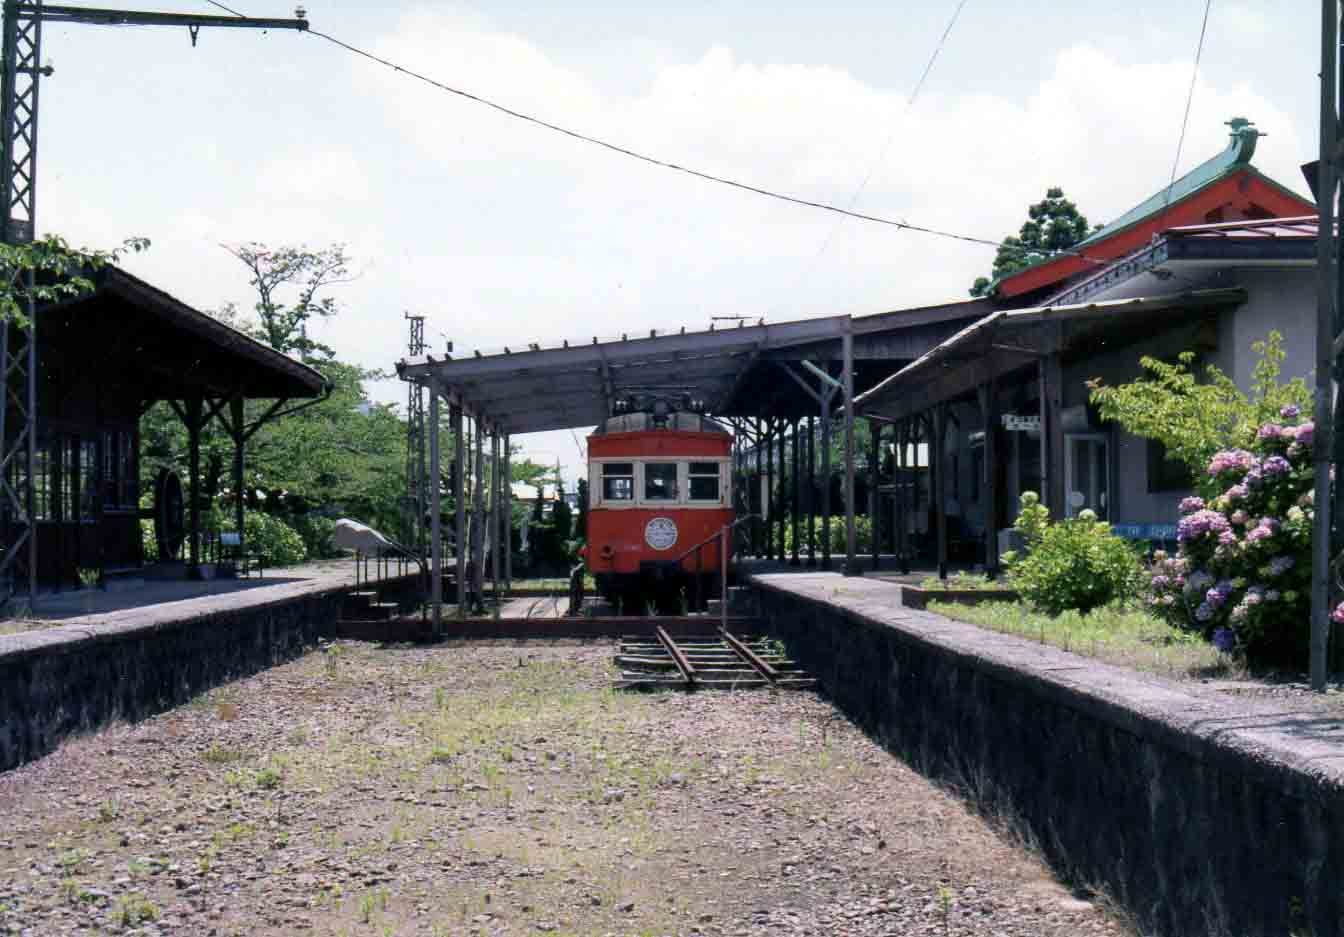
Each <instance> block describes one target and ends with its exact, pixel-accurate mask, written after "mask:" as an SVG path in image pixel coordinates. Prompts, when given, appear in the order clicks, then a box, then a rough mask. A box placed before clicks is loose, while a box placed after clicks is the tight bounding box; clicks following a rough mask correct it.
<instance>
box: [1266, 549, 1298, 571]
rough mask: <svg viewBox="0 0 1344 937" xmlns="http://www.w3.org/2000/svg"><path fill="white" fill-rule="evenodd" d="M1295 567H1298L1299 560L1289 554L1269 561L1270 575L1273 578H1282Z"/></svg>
mask: <svg viewBox="0 0 1344 937" xmlns="http://www.w3.org/2000/svg"><path fill="white" fill-rule="evenodd" d="M1295 565H1297V560H1296V559H1295V558H1294V557H1291V556H1288V555H1287V554H1284V555H1282V556H1276V557H1274V558H1273V559H1271V560H1270V561H1269V574H1270V575H1271V576H1282V575H1283V574H1284V573H1286V572H1288V570H1290V569H1292V568H1293V567H1294V566H1295Z"/></svg>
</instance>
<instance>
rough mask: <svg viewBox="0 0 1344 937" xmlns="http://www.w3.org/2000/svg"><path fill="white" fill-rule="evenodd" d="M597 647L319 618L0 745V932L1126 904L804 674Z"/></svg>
mask: <svg viewBox="0 0 1344 937" xmlns="http://www.w3.org/2000/svg"><path fill="white" fill-rule="evenodd" d="M611 655H612V649H611V647H610V646H607V645H600V646H599V645H569V646H558V645H554V646H553V645H548V646H537V645H527V646H508V645H497V644H484V643H482V644H474V645H473V644H458V645H454V646H445V647H438V648H430V649H425V648H415V649H405V648H392V649H384V648H377V647H375V646H372V645H365V644H358V643H341V644H338V645H333V646H332V647H330V648H327V649H325V650H319V651H315V652H313V653H310V654H308V655H306V656H305V657H303V658H302V659H300V660H298V661H295V662H293V663H290V664H287V665H284V666H281V667H276V668H274V669H272V670H269V671H267V672H265V673H263V674H260V675H258V676H255V677H252V678H249V679H246V680H242V681H239V682H237V683H233V684H230V685H228V686H224V687H221V688H219V689H217V690H215V691H213V692H211V693H209V694H207V695H205V696H203V697H201V698H200V699H198V700H196V701H194V702H193V703H191V704H189V705H187V706H184V707H181V708H179V709H177V710H174V711H172V712H169V713H165V714H163V715H161V716H158V717H156V718H153V719H150V720H146V721H145V722H142V723H139V724H136V725H133V726H120V727H116V728H113V729H109V730H106V731H103V732H100V733H98V734H96V735H91V736H88V737H85V738H82V739H78V740H75V741H72V742H69V743H67V744H65V745H64V746H63V747H62V748H61V749H60V750H59V751H57V752H55V753H54V754H52V755H50V756H49V757H47V758H45V759H42V760H41V761H39V762H36V763H34V764H31V765H27V766H25V767H23V768H20V769H18V770H15V771H12V772H10V773H8V774H6V775H0V817H3V820H4V822H3V824H0V933H5V932H8V933H11V934H24V935H33V937H48V935H60V934H91V933H126V934H129V933H138V934H144V935H175V934H183V935H197V934H199V935H211V937H225V935H289V934H332V935H351V937H354V935H363V934H368V935H380V937H381V935H394V934H395V935H435V937H439V935H443V937H446V935H459V934H461V935H481V937H486V935H489V937H495V935H523V934H534V935H535V934H555V935H575V937H577V935H596V937H601V935H621V937H625V935H632V937H645V935H648V937H660V935H664V934H675V935H688V934H706V935H765V934H770V935H818V937H821V935H826V937H830V935H855V937H869V935H893V937H895V935H902V937H903V935H921V934H930V935H984V937H1018V935H1021V937H1026V935H1033V937H1035V935H1121V934H1128V933H1130V931H1128V930H1127V929H1126V928H1125V926H1124V925H1123V923H1122V922H1121V921H1119V920H1118V919H1117V918H1116V917H1115V916H1113V915H1111V914H1109V913H1107V912H1106V911H1105V909H1104V908H1103V906H1102V905H1101V904H1099V903H1097V902H1092V901H1086V900H1081V899H1079V898H1077V897H1075V896H1073V895H1072V894H1070V892H1068V891H1067V890H1065V889H1064V888H1063V887H1062V886H1060V885H1059V884H1058V883H1057V882H1055V881H1054V880H1053V879H1052V878H1051V876H1050V874H1049V872H1048V870H1047V869H1046V868H1045V867H1044V866H1043V864H1042V863H1041V862H1040V861H1039V860H1038V859H1037V858H1036V857H1034V856H1033V855H1032V854H1031V853H1030V851H1028V850H1026V849H1024V848H1022V847H1021V846H1020V845H1019V844H1017V843H1015V842H1013V841H1012V840H1011V839H1010V838H1007V837H1005V836H1003V835H1000V833H999V832H997V831H996V830H995V829H994V828H992V827H991V826H990V825H989V824H988V823H986V822H985V821H984V820H983V819H981V818H980V817H978V816H976V815H974V814H972V813H970V812H969V811H968V810H967V809H966V807H965V806H964V805H963V803H962V802H961V801H960V800H958V799H956V798H955V797H952V796H950V795H948V794H947V793H945V792H944V791H942V790H940V789H938V788H936V787H934V786H932V785H930V784H929V783H928V782H927V781H925V780H924V779H923V778H921V777H920V776H919V775H917V774H915V773H914V772H913V771H911V770H910V769H908V768H907V767H905V766H904V765H903V764H902V763H901V762H900V761H898V760H897V759H895V758H893V757H891V756H890V755H888V754H886V753H885V752H884V751H882V750H881V749H880V748H879V747H878V746H876V745H875V744H874V743H873V742H872V741H871V740H869V739H868V738H867V737H866V736H864V735H863V734H862V733H861V732H859V731H858V730H856V729H855V728H854V727H853V726H852V725H850V724H849V723H848V722H847V721H846V720H845V719H844V718H843V717H842V716H841V715H840V714H839V713H837V711H836V710H835V709H834V708H833V707H831V706H830V705H829V704H828V703H826V702H825V701H824V700H822V699H819V698H818V697H817V696H815V695H813V694H810V693H778V694H776V693H769V692H738V693H708V692H706V693H699V694H692V695H683V694H679V693H665V694H623V693H620V692H617V691H613V690H612V689H610V685H611V682H612V679H613V671H612V669H611V663H610V661H611ZM1061 770H1067V766H1061Z"/></svg>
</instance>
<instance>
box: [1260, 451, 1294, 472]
mask: <svg viewBox="0 0 1344 937" xmlns="http://www.w3.org/2000/svg"><path fill="white" fill-rule="evenodd" d="M1261 468H1262V469H1263V470H1264V473H1265V474H1266V475H1286V474H1288V473H1289V472H1291V471H1292V470H1293V466H1292V463H1290V462H1289V461H1288V460H1287V459H1285V458H1284V457H1283V456H1281V455H1272V456H1270V457H1269V458H1268V459H1266V460H1265V461H1264V464H1263V465H1262V466H1261Z"/></svg>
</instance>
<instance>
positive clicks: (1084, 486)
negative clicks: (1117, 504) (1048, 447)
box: [1064, 433, 1111, 520]
mask: <svg viewBox="0 0 1344 937" xmlns="http://www.w3.org/2000/svg"><path fill="white" fill-rule="evenodd" d="M1110 507H1111V461H1110V438H1109V437H1108V436H1107V435H1105V434H1103V433H1067V434H1065V436H1064V513H1065V516H1067V517H1077V516H1078V513H1079V512H1080V511H1083V510H1085V509H1087V508H1091V509H1092V510H1093V511H1095V512H1096V514H1097V517H1098V518H1100V519H1101V520H1109V519H1110Z"/></svg>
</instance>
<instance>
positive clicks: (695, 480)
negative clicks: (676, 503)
mask: <svg viewBox="0 0 1344 937" xmlns="http://www.w3.org/2000/svg"><path fill="white" fill-rule="evenodd" d="M687 481H688V482H689V483H690V488H691V492H690V495H691V500H692V501H718V500H719V463H717V462H692V463H691V464H690V469H689V471H688V472H687Z"/></svg>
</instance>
